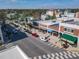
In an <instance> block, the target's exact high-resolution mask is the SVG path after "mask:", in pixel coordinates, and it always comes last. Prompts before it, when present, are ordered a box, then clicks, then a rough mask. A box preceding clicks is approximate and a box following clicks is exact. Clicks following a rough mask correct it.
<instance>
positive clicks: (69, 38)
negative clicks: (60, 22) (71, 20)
mask: <svg viewBox="0 0 79 59" xmlns="http://www.w3.org/2000/svg"><path fill="white" fill-rule="evenodd" d="M61 37H62V38H64V39H66V40H68V41H70V42H73V43H77V40H78V38H77V37H74V36H71V35H68V34H62V36H61Z"/></svg>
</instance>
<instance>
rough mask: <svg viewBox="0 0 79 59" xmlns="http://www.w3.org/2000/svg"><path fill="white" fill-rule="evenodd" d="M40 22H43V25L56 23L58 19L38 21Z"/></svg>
mask: <svg viewBox="0 0 79 59" xmlns="http://www.w3.org/2000/svg"><path fill="white" fill-rule="evenodd" d="M36 22H37V23H39V24H43V25H54V24H58V23H59V22H58V21H54V20H45V21H36Z"/></svg>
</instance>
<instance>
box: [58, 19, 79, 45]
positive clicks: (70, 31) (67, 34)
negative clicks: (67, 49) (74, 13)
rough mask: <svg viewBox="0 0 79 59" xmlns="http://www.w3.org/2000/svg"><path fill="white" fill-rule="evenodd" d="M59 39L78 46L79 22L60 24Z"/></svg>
mask: <svg viewBox="0 0 79 59" xmlns="http://www.w3.org/2000/svg"><path fill="white" fill-rule="evenodd" d="M59 28H60V34H61V35H60V37H62V38H63V39H65V40H66V41H67V42H69V43H70V44H76V45H77V46H79V21H75V20H74V21H68V22H63V23H60V26H59Z"/></svg>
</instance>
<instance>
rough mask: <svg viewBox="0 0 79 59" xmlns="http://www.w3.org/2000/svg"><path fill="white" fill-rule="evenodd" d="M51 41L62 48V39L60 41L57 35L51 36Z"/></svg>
mask: <svg viewBox="0 0 79 59" xmlns="http://www.w3.org/2000/svg"><path fill="white" fill-rule="evenodd" d="M49 42H50V43H52V44H54V45H56V46H58V47H59V48H62V46H61V41H59V38H57V37H55V36H53V35H52V36H51V37H50V40H49Z"/></svg>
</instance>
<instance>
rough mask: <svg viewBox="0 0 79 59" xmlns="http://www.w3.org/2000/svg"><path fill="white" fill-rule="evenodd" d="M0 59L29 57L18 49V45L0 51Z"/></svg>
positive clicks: (26, 58) (23, 58)
mask: <svg viewBox="0 0 79 59" xmlns="http://www.w3.org/2000/svg"><path fill="white" fill-rule="evenodd" d="M0 58H1V59H29V57H28V56H27V55H26V54H25V53H24V52H23V51H22V50H21V49H20V47H19V46H13V47H11V48H8V49H5V50H2V51H0Z"/></svg>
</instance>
